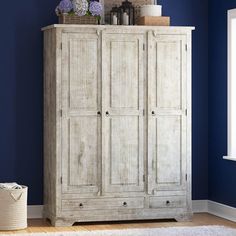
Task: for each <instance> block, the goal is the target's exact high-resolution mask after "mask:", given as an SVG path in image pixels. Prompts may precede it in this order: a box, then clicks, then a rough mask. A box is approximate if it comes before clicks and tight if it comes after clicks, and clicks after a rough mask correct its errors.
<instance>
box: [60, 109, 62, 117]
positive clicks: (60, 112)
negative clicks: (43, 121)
mask: <svg viewBox="0 0 236 236" xmlns="http://www.w3.org/2000/svg"><path fill="white" fill-rule="evenodd" d="M62 115H63V112H62V109H61V110H60V116H61V117H62Z"/></svg>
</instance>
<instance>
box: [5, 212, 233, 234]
mask: <svg viewBox="0 0 236 236" xmlns="http://www.w3.org/2000/svg"><path fill="white" fill-rule="evenodd" d="M28 225H29V227H28V228H27V229H26V230H19V231H4V232H3V231H0V234H2V233H4V234H6V233H7V234H12V233H33V232H61V231H92V230H109V229H130V228H156V227H176V226H202V225H223V226H227V227H232V228H236V223H235V222H231V221H228V220H224V219H222V218H219V217H217V216H213V215H210V214H207V213H200V214H194V216H193V221H192V222H184V223H183V222H181V223H179V222H175V221H174V220H173V221H172V220H169V221H134V222H116V223H114V222H109V223H89V224H88V223H86V224H80V225H76V226H73V227H52V226H51V225H50V224H49V222H46V221H44V220H42V219H35V220H29V222H28Z"/></svg>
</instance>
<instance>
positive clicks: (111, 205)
mask: <svg viewBox="0 0 236 236" xmlns="http://www.w3.org/2000/svg"><path fill="white" fill-rule="evenodd" d="M133 208H134V209H136V208H144V198H143V197H139V198H103V199H73V200H62V210H63V211H78V210H80V211H81V210H95V209H100V210H107V209H133Z"/></svg>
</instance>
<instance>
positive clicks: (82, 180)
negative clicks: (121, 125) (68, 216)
mask: <svg viewBox="0 0 236 236" xmlns="http://www.w3.org/2000/svg"><path fill="white" fill-rule="evenodd" d="M100 61H101V60H100V40H99V38H98V35H97V34H96V33H95V32H94V33H93V32H91V33H85V32H82V33H63V34H62V144H61V145H62V146H61V150H62V157H61V158H62V177H63V178H62V191H63V193H82V194H83V193H85V194H94V193H98V192H99V183H100V181H101V173H100V163H101V160H100V158H101V141H100V140H101V116H99V115H98V111H100V109H101V93H100V91H101V88H100V83H101V81H100Z"/></svg>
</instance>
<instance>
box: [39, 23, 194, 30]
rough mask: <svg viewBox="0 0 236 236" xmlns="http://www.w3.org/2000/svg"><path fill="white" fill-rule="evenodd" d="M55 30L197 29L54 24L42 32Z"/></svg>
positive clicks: (188, 27)
mask: <svg viewBox="0 0 236 236" xmlns="http://www.w3.org/2000/svg"><path fill="white" fill-rule="evenodd" d="M53 28H61V29H70V28H71V29H72V28H73V29H89V28H90V29H92V28H93V29H94V28H95V29H101V30H104V29H111V30H114V29H117V30H131V29H132V30H138V29H139V30H174V29H175V30H182V31H183V30H184V31H192V30H194V29H195V27H192V26H146V25H132V26H123V25H119V26H117V25H116V26H113V25H69V24H68V25H67V24H54V25H49V26H46V27H43V28H42V31H45V30H49V29H53Z"/></svg>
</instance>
